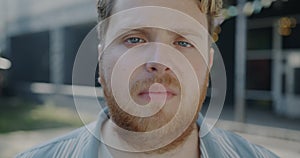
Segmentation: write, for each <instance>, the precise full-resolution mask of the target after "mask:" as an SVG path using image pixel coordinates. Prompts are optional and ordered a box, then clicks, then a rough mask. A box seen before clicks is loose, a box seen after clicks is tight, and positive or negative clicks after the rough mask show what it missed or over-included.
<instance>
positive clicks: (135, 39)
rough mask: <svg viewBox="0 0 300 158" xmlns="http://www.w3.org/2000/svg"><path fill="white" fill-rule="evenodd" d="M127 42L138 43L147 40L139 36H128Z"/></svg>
mask: <svg viewBox="0 0 300 158" xmlns="http://www.w3.org/2000/svg"><path fill="white" fill-rule="evenodd" d="M125 42H126V43H128V44H138V43H145V42H146V40H144V39H142V38H139V37H130V38H127V39H126V40H125Z"/></svg>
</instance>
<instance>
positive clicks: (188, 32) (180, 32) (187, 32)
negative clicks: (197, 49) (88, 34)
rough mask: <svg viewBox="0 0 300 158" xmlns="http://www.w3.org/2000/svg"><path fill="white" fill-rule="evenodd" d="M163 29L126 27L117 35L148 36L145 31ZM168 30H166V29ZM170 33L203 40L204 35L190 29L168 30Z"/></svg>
mask: <svg viewBox="0 0 300 158" xmlns="http://www.w3.org/2000/svg"><path fill="white" fill-rule="evenodd" d="M148 28H149V29H162V28H156V27H139V26H133V27H125V28H121V29H120V30H118V31H117V33H116V35H117V36H120V35H124V34H126V33H130V32H138V33H145V34H147V31H145V29H148ZM164 30H166V29H164ZM166 31H168V32H173V33H175V34H178V35H180V36H183V37H184V36H190V35H192V36H196V37H200V38H203V35H202V34H201V33H199V32H195V31H193V30H190V29H170V30H166Z"/></svg>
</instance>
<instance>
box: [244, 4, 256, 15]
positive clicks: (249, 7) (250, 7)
mask: <svg viewBox="0 0 300 158" xmlns="http://www.w3.org/2000/svg"><path fill="white" fill-rule="evenodd" d="M243 12H244V14H246V15H248V16H250V15H252V14H253V12H254V8H253V5H252V3H251V2H247V3H246V4H245V6H244V8H243Z"/></svg>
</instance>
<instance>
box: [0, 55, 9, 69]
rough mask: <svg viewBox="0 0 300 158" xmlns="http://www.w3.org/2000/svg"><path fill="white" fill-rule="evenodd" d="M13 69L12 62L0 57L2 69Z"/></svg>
mask: <svg viewBox="0 0 300 158" xmlns="http://www.w3.org/2000/svg"><path fill="white" fill-rule="evenodd" d="M10 67H11V62H10V61H9V60H8V59H5V58H1V57H0V69H3V70H7V69H9V68H10Z"/></svg>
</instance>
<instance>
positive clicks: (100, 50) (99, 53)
mask: <svg viewBox="0 0 300 158" xmlns="http://www.w3.org/2000/svg"><path fill="white" fill-rule="evenodd" d="M102 54H103V46H102V44H98V61H100V57H101V56H102Z"/></svg>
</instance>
